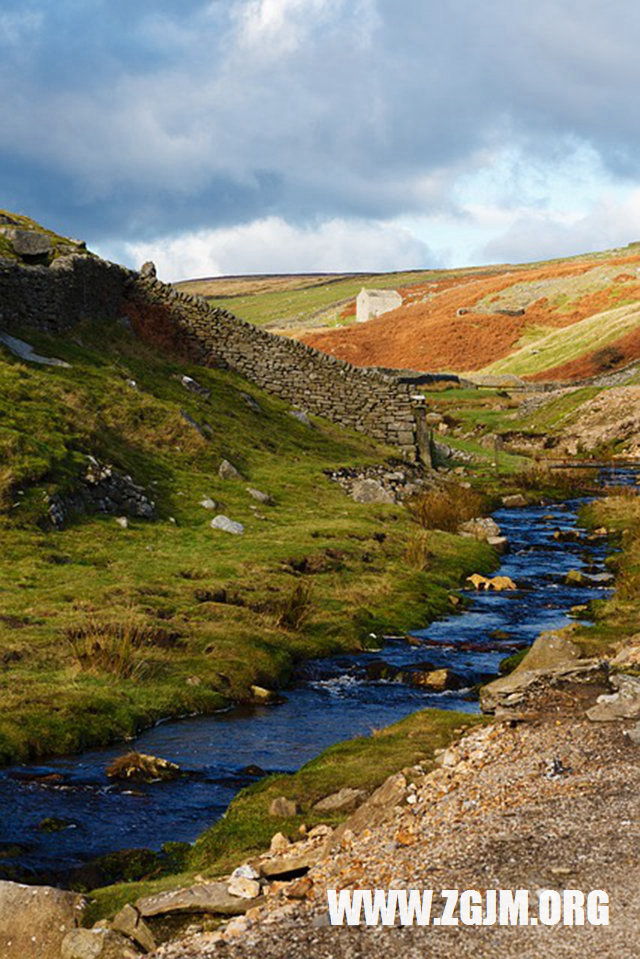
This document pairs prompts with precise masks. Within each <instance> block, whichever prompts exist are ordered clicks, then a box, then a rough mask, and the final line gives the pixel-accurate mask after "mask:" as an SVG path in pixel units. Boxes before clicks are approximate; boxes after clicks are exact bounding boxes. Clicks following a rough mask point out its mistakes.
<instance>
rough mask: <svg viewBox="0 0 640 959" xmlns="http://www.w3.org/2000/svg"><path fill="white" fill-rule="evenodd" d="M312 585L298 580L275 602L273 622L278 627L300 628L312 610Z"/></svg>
mask: <svg viewBox="0 0 640 959" xmlns="http://www.w3.org/2000/svg"><path fill="white" fill-rule="evenodd" d="M312 597H313V587H312V585H311V583H305V582H304V581H300V582H299V583H296V584H295V586H294V587H293V589H292V590H291V591H290V593H289V594H288V595H287V596H285V597H284V598H283V599H281V600H280V601H279V602H278V604H277V607H278V608H277V612H276V617H275V624H276V626H278V627H279V628H280V629H294V630H295V629H300V627H301V626H302V625H303V623H304V622H306V620H308V619H309V617H310V616H311V613H312V610H313V598H312Z"/></svg>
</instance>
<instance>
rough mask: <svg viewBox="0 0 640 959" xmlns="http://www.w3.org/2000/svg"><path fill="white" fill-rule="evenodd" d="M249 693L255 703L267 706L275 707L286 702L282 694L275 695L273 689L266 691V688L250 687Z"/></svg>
mask: <svg viewBox="0 0 640 959" xmlns="http://www.w3.org/2000/svg"><path fill="white" fill-rule="evenodd" d="M249 692H250V693H251V698H252V700H253V701H254V702H255V703H262V704H263V705H265V706H275V705H278V704H279V703H283V702H284V701H285V700H284V697H283V696H281V695H280V693H275V692H274V691H273V690H272V689H265V688H264V686H250V687H249Z"/></svg>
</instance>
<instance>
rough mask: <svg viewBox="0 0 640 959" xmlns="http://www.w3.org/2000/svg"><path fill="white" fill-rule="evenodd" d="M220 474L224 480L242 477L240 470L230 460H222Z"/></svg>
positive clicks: (219, 468)
mask: <svg viewBox="0 0 640 959" xmlns="http://www.w3.org/2000/svg"><path fill="white" fill-rule="evenodd" d="M218 476H219V477H220V479H223V480H238V479H241V478H242V477H241V475H240V472H239V470H237V469H236V467H235V466H234V465H233V463H230V462H229V460H222V462H221V463H220V466H219V467H218Z"/></svg>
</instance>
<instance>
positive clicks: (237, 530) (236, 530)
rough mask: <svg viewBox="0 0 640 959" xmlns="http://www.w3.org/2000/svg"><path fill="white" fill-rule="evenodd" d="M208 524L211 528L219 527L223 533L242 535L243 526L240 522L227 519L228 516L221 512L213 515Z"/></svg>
mask: <svg viewBox="0 0 640 959" xmlns="http://www.w3.org/2000/svg"><path fill="white" fill-rule="evenodd" d="M209 525H210V526H211V528H212V529H219V530H222V532H224V533H232V534H233V535H234V536H242V534H243V533H244V526H243V525H242V523H236V522H235V521H234V520H232V519H229V517H228V516H224V515H223V514H222V513H220V514H219V515H218V516H214V517H213V519H212V520H211V523H210V524H209Z"/></svg>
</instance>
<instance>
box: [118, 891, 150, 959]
mask: <svg viewBox="0 0 640 959" xmlns="http://www.w3.org/2000/svg"><path fill="white" fill-rule="evenodd" d="M111 928H112V929H114V930H115V931H116V932H121V933H122V935H123V936H127V937H128V938H129V939H132V940H133V941H134V942H135V943H137V944H138V945H139V946H141V947H142V949H144V951H145V952H153V950H154V949H155V948H156V946H157V943H156V941H155V939H154V938H153V933H152V932H151V930H150V929H149V926H148V925H147V924H146V922H145V921H144V919H143V918H142V916H141V915H140V913H139V912H138V910H137V909H136V907H135V906H132V905H131V903H128V904H127V905H126V906H124V907H123V908H122V909H121V910H120V912H119V913H117V915H116V916H115V917H114V919H113V920H112V922H111Z"/></svg>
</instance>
